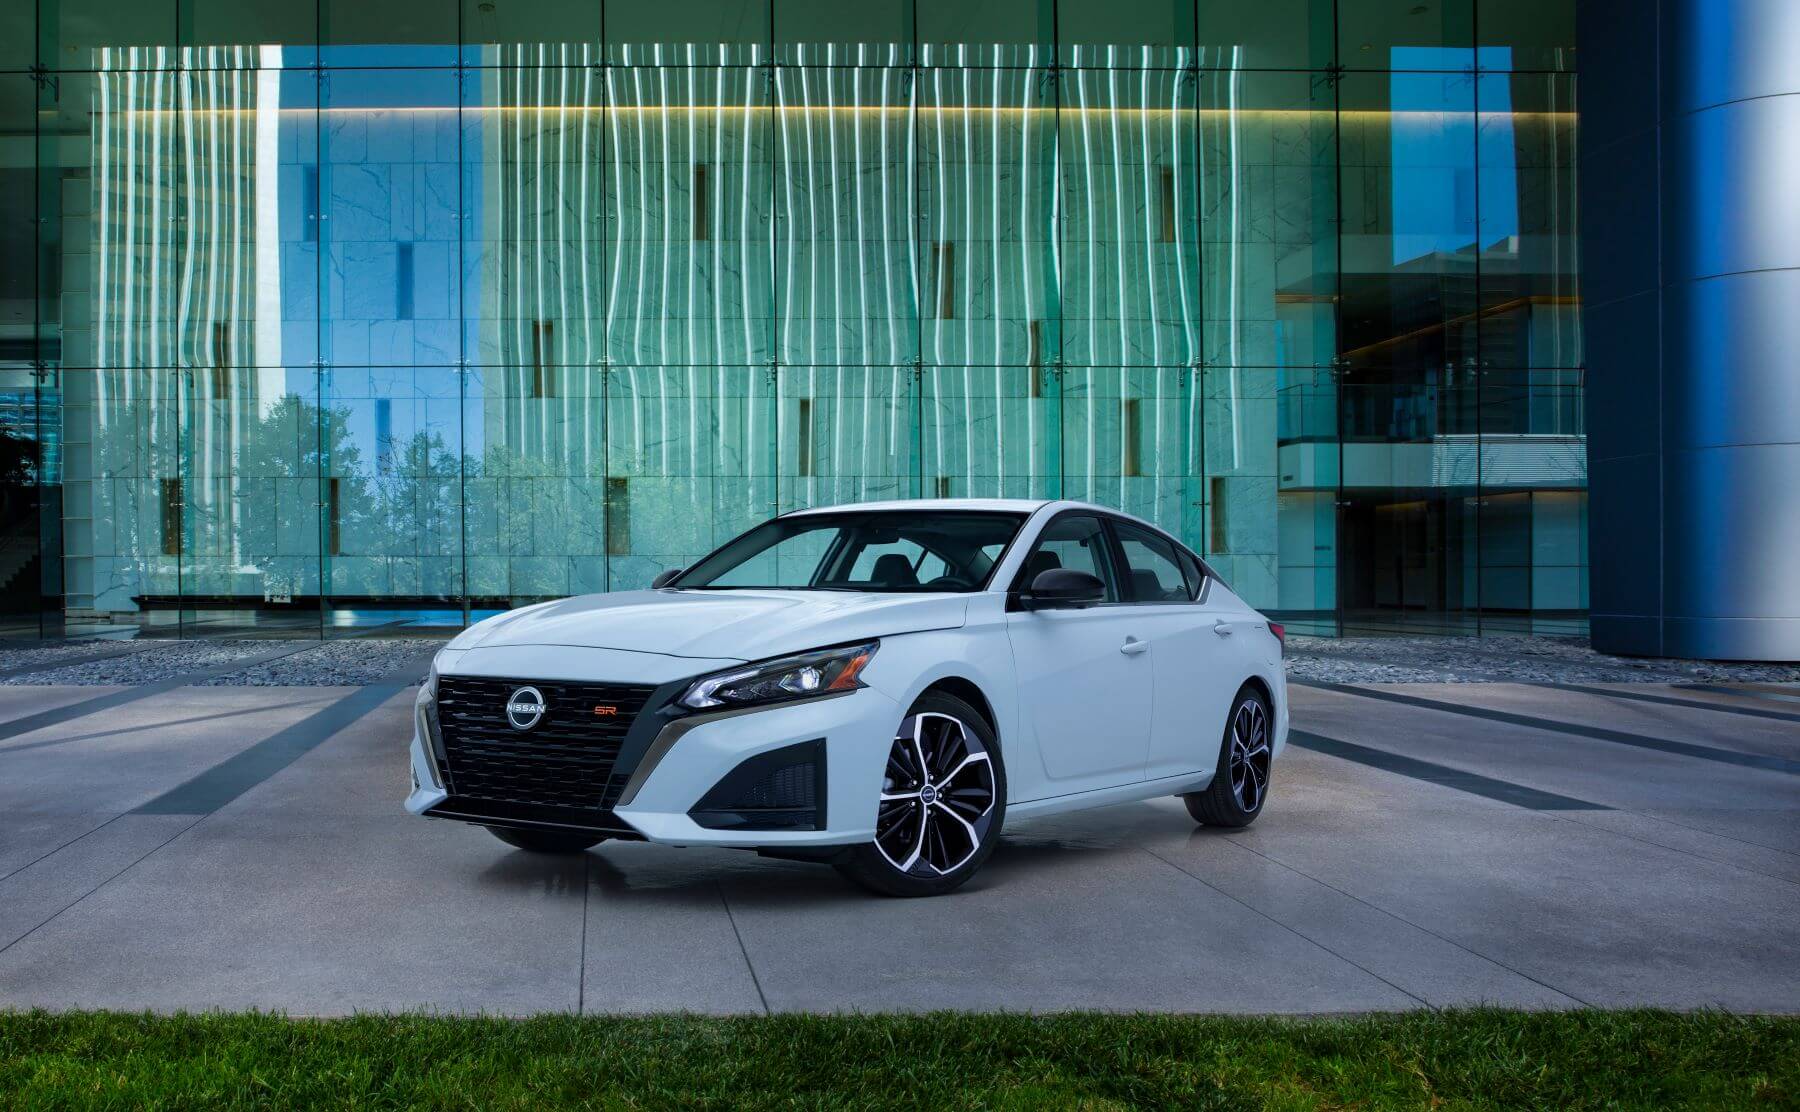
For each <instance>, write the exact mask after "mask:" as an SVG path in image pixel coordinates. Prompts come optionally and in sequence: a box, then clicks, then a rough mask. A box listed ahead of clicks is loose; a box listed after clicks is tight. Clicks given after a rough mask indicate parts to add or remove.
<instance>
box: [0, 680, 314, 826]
mask: <svg viewBox="0 0 1800 1112" xmlns="http://www.w3.org/2000/svg"><path fill="white" fill-rule="evenodd" d="M31 690H34V691H45V690H49V689H46V688H33V689H31ZM82 690H84V691H88V692H91V691H93V690H94V689H93V688H85V689H82ZM332 698H333V695H332V693H331V689H329V688H306V689H292V688H287V689H281V690H280V692H279V693H278V694H273V695H271V694H267V693H264V692H259V691H257V690H255V689H252V688H223V687H221V688H197V687H184V688H176V689H175V690H172V691H166V692H162V693H159V694H154V695H150V696H147V697H145V698H143V699H138V700H135V701H133V702H131V703H128V704H126V705H124V706H115V707H110V708H107V709H106V710H105V711H104V713H97V714H91V715H86V716H83V717H81V718H78V719H75V720H73V721H70V722H63V723H58V724H56V725H54V726H49V727H45V728H42V729H38V730H33V731H30V732H28V733H24V734H20V735H19V736H17V737H13V738H7V739H5V740H3V741H0V814H5V813H15V814H16V813H42V812H45V811H60V810H77V811H93V810H112V811H114V812H115V813H116V812H119V811H126V810H130V809H131V808H133V807H135V806H137V805H139V804H140V803H143V802H144V801H146V800H148V799H150V798H152V797H154V796H156V795H157V794H159V793H161V792H163V791H166V790H167V789H168V788H170V787H173V786H174V785H176V784H179V783H181V782H182V781H183V780H185V779H187V778H188V777H190V776H192V775H194V774H196V773H198V772H200V771H202V770H204V769H207V768H210V767H212V766H213V765H215V764H217V763H218V762H219V761H221V760H224V759H225V758H227V757H229V756H231V755H232V754H233V753H236V752H238V751H240V750H242V749H244V748H247V747H248V746H249V745H251V744H254V743H255V742H256V741H257V740H259V739H260V738H262V737H265V736H267V735H268V734H271V733H274V732H275V731H276V730H278V729H280V728H281V727H283V726H287V725H289V724H291V723H293V722H295V721H298V720H299V719H301V718H304V717H305V716H306V715H308V714H310V713H312V712H313V711H316V710H317V709H319V708H320V707H322V706H324V705H326V704H327V703H329V702H330V701H331V700H332ZM3 841H5V839H4V838H3V837H0V842H3Z"/></svg>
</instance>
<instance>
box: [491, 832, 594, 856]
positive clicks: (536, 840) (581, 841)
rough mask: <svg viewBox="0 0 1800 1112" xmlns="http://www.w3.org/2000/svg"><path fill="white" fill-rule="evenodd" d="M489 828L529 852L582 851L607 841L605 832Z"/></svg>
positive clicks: (499, 837)
mask: <svg viewBox="0 0 1800 1112" xmlns="http://www.w3.org/2000/svg"><path fill="white" fill-rule="evenodd" d="M487 830H488V833H489V834H492V835H493V836H494V837H496V838H498V839H500V840H501V841H502V842H505V843H506V844H507V845H509V846H513V847H516V848H518V849H522V850H524V851H525V852H527V853H580V852H581V851H582V850H584V849H588V848H590V847H592V846H597V845H599V844H600V843H601V842H604V841H606V835H604V834H589V833H587V832H585V831H581V830H525V829H522V828H518V827H510V826H490V827H488V828H487Z"/></svg>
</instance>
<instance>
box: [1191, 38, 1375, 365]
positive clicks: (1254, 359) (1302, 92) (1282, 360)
mask: <svg viewBox="0 0 1800 1112" xmlns="http://www.w3.org/2000/svg"><path fill="white" fill-rule="evenodd" d="M1200 81H1201V87H1200V112H1201V119H1202V129H1203V130H1202V134H1201V141H1200V155H1199V157H1200V165H1199V173H1198V175H1197V179H1198V183H1199V186H1198V188H1199V211H1200V248H1199V252H1200V264H1201V273H1202V279H1201V281H1200V283H1199V288H1200V298H1201V302H1202V305H1203V308H1204V314H1205V320H1204V323H1203V325H1202V328H1203V330H1204V334H1205V339H1206V357H1207V361H1208V362H1209V363H1213V364H1223V365H1228V366H1259V367H1290V366H1299V367H1312V366H1325V365H1328V364H1330V363H1331V362H1332V361H1333V359H1334V358H1335V357H1336V355H1337V320H1336V317H1337V296H1338V286H1337V277H1338V260H1337V252H1338V235H1337V220H1338V204H1337V201H1338V198H1337V180H1336V176H1337V175H1336V167H1335V165H1334V162H1335V160H1336V157H1337V132H1336V128H1335V126H1334V120H1335V116H1334V112H1335V109H1336V107H1337V105H1336V99H1335V96H1334V94H1333V90H1332V85H1331V83H1329V82H1327V81H1325V80H1324V79H1323V77H1322V75H1317V74H1305V73H1245V72H1216V73H1211V72H1209V73H1202V74H1201V75H1200ZM1348 213H1349V210H1348V209H1346V216H1348Z"/></svg>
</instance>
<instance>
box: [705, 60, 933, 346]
mask: <svg viewBox="0 0 1800 1112" xmlns="http://www.w3.org/2000/svg"><path fill="white" fill-rule="evenodd" d="M912 89H913V81H912V74H911V73H909V72H907V71H904V70H892V69H801V68H783V69H779V70H776V71H775V100H776V113H775V117H776V122H775V167H774V193H775V222H776V269H775V282H776V291H775V300H776V303H777V305H778V306H779V308H780V318H779V319H778V321H777V322H776V327H777V329H778V331H779V347H778V350H777V354H778V355H779V357H780V359H781V360H782V362H784V363H798V364H806V363H824V364H850V365H877V364H890V365H898V364H904V363H910V362H912V361H913V360H914V359H916V358H917V357H918V352H919V336H918V327H917V314H918V276H917V274H916V273H915V271H914V267H913V261H914V254H913V234H914V229H915V227H916V226H917V225H916V224H915V222H914V219H913V213H914V200H915V192H914V184H915V182H914V176H913V171H912V167H913V165H914V161H915V158H916V156H917V147H916V144H915V140H914V134H915V133H914V127H913V123H914V117H913V105H912V99H913V98H912ZM712 177H713V174H712V171H711V168H710V167H697V168H696V175H695V184H696V186H699V185H701V183H702V182H704V183H706V188H707V190H708V192H710V189H711V184H712V182H711V179H712ZM696 203H698V201H697V202H696Z"/></svg>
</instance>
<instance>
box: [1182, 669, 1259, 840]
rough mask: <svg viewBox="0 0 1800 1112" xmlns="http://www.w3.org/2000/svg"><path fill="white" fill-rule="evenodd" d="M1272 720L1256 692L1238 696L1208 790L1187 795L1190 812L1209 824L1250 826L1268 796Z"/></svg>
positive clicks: (1244, 691)
mask: <svg viewBox="0 0 1800 1112" xmlns="http://www.w3.org/2000/svg"><path fill="white" fill-rule="evenodd" d="M1272 737H1273V721H1272V718H1271V716H1270V714H1269V704H1268V701H1267V700H1265V699H1264V698H1263V697H1262V695H1261V694H1260V693H1259V692H1257V691H1256V689H1255V688H1251V687H1246V688H1244V689H1243V690H1242V691H1240V692H1238V697H1237V699H1236V700H1235V701H1234V702H1233V703H1232V705H1231V714H1230V716H1229V717H1228V718H1227V719H1226V722H1225V737H1224V740H1223V741H1221V742H1220V744H1219V764H1218V769H1217V771H1216V772H1214V773H1213V778H1212V783H1210V784H1208V785H1207V786H1206V790H1205V791H1198V792H1190V793H1188V794H1187V795H1184V796H1182V797H1181V798H1182V801H1183V802H1185V803H1186V804H1187V809H1188V814H1190V815H1192V816H1194V821H1195V822H1198V823H1201V824H1202V825H1205V826H1227V827H1230V826H1249V825H1250V824H1251V823H1252V822H1255V821H1256V816H1257V815H1259V814H1261V813H1262V808H1263V803H1264V802H1265V801H1266V800H1267V799H1268V797H1269V774H1270V772H1271V767H1270V761H1271V758H1272V757H1273V756H1274V753H1273V751H1272V750H1271V749H1270V748H1269V742H1270V739H1271V738H1272Z"/></svg>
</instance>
